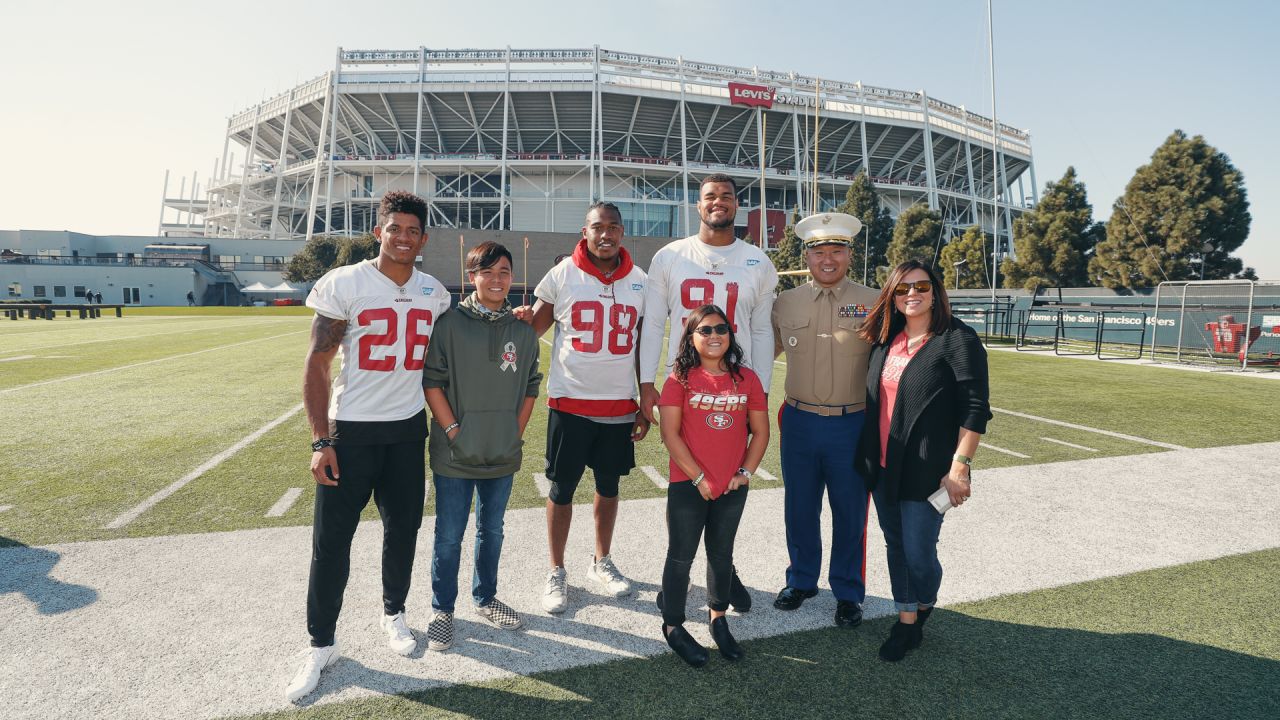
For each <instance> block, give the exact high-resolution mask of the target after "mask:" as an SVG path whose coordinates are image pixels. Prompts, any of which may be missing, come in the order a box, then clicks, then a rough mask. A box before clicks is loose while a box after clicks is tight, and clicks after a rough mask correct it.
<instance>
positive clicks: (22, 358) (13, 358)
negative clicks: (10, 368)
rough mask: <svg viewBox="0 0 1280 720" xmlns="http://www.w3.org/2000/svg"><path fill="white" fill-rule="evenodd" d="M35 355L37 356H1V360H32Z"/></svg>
mask: <svg viewBox="0 0 1280 720" xmlns="http://www.w3.org/2000/svg"><path fill="white" fill-rule="evenodd" d="M33 357H35V355H18V356H17V357H11V358H0V362H9V361H10V360H30V359H31V358H33Z"/></svg>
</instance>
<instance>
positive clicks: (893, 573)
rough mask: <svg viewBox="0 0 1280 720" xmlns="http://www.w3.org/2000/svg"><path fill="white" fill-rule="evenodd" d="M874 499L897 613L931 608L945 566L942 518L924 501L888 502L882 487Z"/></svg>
mask: <svg viewBox="0 0 1280 720" xmlns="http://www.w3.org/2000/svg"><path fill="white" fill-rule="evenodd" d="M871 495H872V497H873V498H875V501H876V515H877V516H879V518H880V529H881V530H882V531H883V532H884V544H885V549H886V551H887V554H888V556H889V585H890V587H892V588H893V605H894V607H895V608H897V610H898V612H915V611H916V610H917V609H919V607H920V606H921V605H924V606H925V607H931V606H932V605H933V604H934V603H936V602H937V601H938V587H939V586H940V585H942V563H940V562H938V533H939V531H941V530H942V515H940V514H939V513H938V511H937V510H934V509H933V506H932V505H930V504H929V503H928V502H927V501H925V500H901V501H899V502H889V501H887V500H885V498H884V492H883V490H882V489H881V488H879V487H877V488H876V489H875V491H874V492H872V493H871Z"/></svg>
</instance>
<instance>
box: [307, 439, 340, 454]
mask: <svg viewBox="0 0 1280 720" xmlns="http://www.w3.org/2000/svg"><path fill="white" fill-rule="evenodd" d="M336 444H337V443H335V442H334V441H333V438H327V437H323V438H320V439H319V440H317V441H315V442H313V443H311V451H312V452H320V451H321V450H323V449H325V448H327V447H333V446H334V445H336Z"/></svg>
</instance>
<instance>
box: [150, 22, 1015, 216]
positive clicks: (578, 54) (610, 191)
mask: <svg viewBox="0 0 1280 720" xmlns="http://www.w3.org/2000/svg"><path fill="white" fill-rule="evenodd" d="M730 83H744V84H751V85H754V86H757V87H767V88H768V89H769V93H770V95H771V99H772V103H771V107H768V108H762V107H754V106H748V105H742V104H733V103H732V102H731V98H730V88H729V84H730ZM999 138H1000V141H999V151H998V152H993V147H992V122H991V121H990V120H989V119H987V118H984V117H982V116H980V115H977V114H975V113H972V112H969V111H967V110H966V109H965V108H964V107H962V106H961V107H957V106H954V105H951V104H948V103H945V102H941V101H939V100H936V99H933V98H930V97H928V96H927V95H926V94H925V93H924V92H922V91H920V92H915V91H902V90H891V89H887V88H879V87H873V86H869V85H863V84H862V83H846V82H836V81H829V80H819V79H817V78H812V77H806V76H802V75H797V74H795V73H778V72H769V71H760V70H758V69H754V68H741V67H733V66H725V65H715V64H709V63H702V62H691V61H686V60H683V59H682V58H665V57H657V56H649V55H637V54H633V53H621V52H614V51H610V50H604V49H601V48H598V47H596V48H590V49H568V50H512V49H510V48H507V49H499V50H428V49H426V48H418V49H416V50H404V51H387V50H373V51H368V50H358V51H344V50H341V49H339V51H338V53H337V57H336V60H335V65H334V69H333V70H332V71H331V72H328V73H326V74H324V75H322V76H320V77H317V78H315V79H313V80H311V81H309V82H306V83H303V84H301V85H298V86H297V87H295V88H293V89H291V90H289V91H288V92H286V93H283V94H281V95H279V96H277V97H275V98H272V99H269V100H265V101H263V102H262V103H259V104H258V105H255V106H254V107H252V108H249V109H247V110H244V111H242V112H240V113H237V114H236V115H234V116H233V117H231V118H230V120H229V121H228V124H227V132H226V137H225V139H224V146H223V153H222V158H221V160H220V161H219V163H218V166H217V167H215V168H214V173H213V174H214V180H213V181H212V182H211V183H209V187H208V188H207V189H206V191H205V194H206V196H205V197H204V198H200V199H196V197H195V195H196V192H197V189H196V183H195V181H194V179H193V182H192V196H191V198H167V197H166V198H165V199H164V201H163V206H162V207H163V208H164V209H168V210H169V211H171V212H172V211H176V212H179V214H181V213H182V212H186V213H187V223H186V226H185V227H191V226H192V225H193V224H202V225H203V228H204V233H205V234H207V235H210V236H237V237H257V238H301V237H309V236H310V235H311V234H312V233H314V232H327V233H357V232H364V231H366V230H367V229H368V228H369V227H371V226H372V223H373V222H374V219H373V218H374V216H375V214H376V205H377V202H378V200H379V198H380V197H381V196H382V195H383V194H384V193H385V192H386V191H388V190H390V189H399V188H403V189H409V190H412V191H414V192H416V193H418V194H420V195H422V196H423V197H424V198H426V199H427V201H428V203H429V204H430V208H431V210H430V213H431V217H430V221H429V222H430V224H431V225H432V226H445V227H484V228H492V229H515V230H551V229H554V228H552V227H547V226H545V222H544V224H543V225H539V226H530V224H533V225H537V224H538V223H537V222H533V221H529V220H527V219H525V220H517V222H516V225H517V227H513V226H512V222H513V214H512V212H511V210H512V207H513V206H514V205H519V204H520V203H526V204H550V203H554V202H560V201H566V202H573V203H577V207H579V208H580V207H585V203H586V202H589V201H590V200H591V199H606V200H610V201H614V202H619V203H643V204H646V205H650V204H653V205H663V204H665V205H670V206H673V207H675V208H676V210H675V211H674V212H675V214H674V215H672V217H679V218H680V220H681V221H682V223H683V227H675V225H677V224H680V223H678V222H675V221H672V222H670V223H667V224H666V225H661V224H659V225H654V226H653V227H651V228H649V229H653V230H656V231H661V230H665V231H666V232H667V233H670V234H677V230H679V231H681V232H685V233H687V232H691V229H690V227H689V226H690V223H691V222H692V223H694V226H695V227H696V215H693V214H692V213H691V212H690V209H689V207H688V206H687V205H686V200H687V199H692V198H693V197H694V193H696V183H697V181H698V178H699V177H700V176H702V175H705V174H708V173H711V172H717V171H719V172H726V173H729V174H731V175H733V176H735V178H737V179H738V180H739V181H740V182H739V184H740V187H742V189H743V191H744V197H743V205H744V208H745V209H747V210H751V209H754V208H755V207H758V206H759V205H760V203H761V202H762V200H761V198H762V194H761V193H760V192H759V188H760V183H761V175H762V165H763V175H764V187H765V192H764V193H763V202H764V204H765V205H766V206H768V207H778V208H781V209H788V210H789V209H791V208H798V209H800V210H801V211H802V212H809V211H812V210H814V209H815V208H828V207H830V206H832V205H834V204H836V203H838V202H840V201H841V200H843V196H844V193H845V190H846V189H847V187H848V185H849V183H850V181H851V180H852V178H853V176H854V175H855V174H856V173H858V172H860V171H864V170H865V171H866V172H867V173H868V175H869V176H870V177H871V178H872V179H873V181H874V182H875V183H876V185H877V188H878V189H879V191H880V193H881V197H882V198H883V199H884V200H885V202H886V203H887V204H888V205H889V206H890V209H891V211H893V212H894V213H895V214H896V213H897V212H900V211H901V210H903V209H905V208H906V207H909V206H910V205H913V204H915V203H927V204H928V205H929V206H930V207H932V208H934V209H937V210H939V211H940V212H941V213H942V214H943V217H944V221H945V222H946V224H947V225H949V226H951V227H953V228H960V227H967V226H969V225H973V224H979V225H983V226H984V227H986V228H987V229H988V230H989V229H990V228H991V226H992V224H993V222H992V219H993V213H992V207H993V202H992V195H993V194H994V193H995V191H996V187H997V186H998V187H999V188H1000V193H999V194H1000V201H999V208H1000V210H1001V212H1002V217H1001V223H1000V224H1001V226H1002V228H1006V229H1007V228H1008V227H1010V226H1011V223H1012V219H1013V217H1014V216H1015V215H1016V214H1018V213H1020V212H1022V211H1023V210H1025V209H1026V208H1027V207H1029V204H1028V202H1027V201H1028V197H1027V195H1026V194H1025V193H1024V192H1023V178H1024V176H1029V181H1030V195H1031V197H1030V200H1031V202H1032V203H1034V201H1035V200H1036V199H1037V198H1036V182H1035V169H1034V164H1033V162H1032V155H1031V145H1030V137H1029V135H1028V134H1027V133H1026V132H1025V131H1022V130H1018V129H1016V128H1013V127H1010V126H1007V125H1001V126H1000V128H999ZM232 142H235V143H236V144H237V145H239V146H241V147H240V148H238V149H237V152H238V153H239V156H240V159H239V160H238V161H237V160H236V158H235V153H231V152H229V151H230V150H231V149H232V148H231V144H232ZM815 145H816V147H815ZM762 154H763V159H764V162H763V163H761V156H762ZM993 159H997V160H998V162H993ZM815 170H816V173H815ZM997 170H998V178H997ZM815 175H816V180H815ZM584 181H585V187H584ZM691 183H692V184H693V186H695V187H694V193H691V192H690V187H691ZM184 187H185V179H184ZM815 188H816V194H815ZM166 191H167V180H166ZM166 194H167V192H166ZM180 194H181V193H180ZM164 209H162V214H161V226H162V228H161V229H162V231H163V230H164V229H165V228H166V227H173V226H170V225H166V223H165V212H164ZM552 214H554V213H552ZM196 216H199V220H198V221H193V218H194V217H196ZM534 216H535V215H529V214H522V215H520V217H524V218H527V217H534ZM691 216H692V220H691ZM536 217H539V218H540V217H543V215H536ZM641 227H642V228H643V227H644V226H643V225H642V226H641ZM629 231H630V230H629ZM1002 234H1007V230H1005V231H1004V232H1002Z"/></svg>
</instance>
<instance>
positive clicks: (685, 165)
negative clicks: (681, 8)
mask: <svg viewBox="0 0 1280 720" xmlns="http://www.w3.org/2000/svg"><path fill="white" fill-rule="evenodd" d="M676 68H677V71H678V72H679V73H680V172H682V173H683V174H684V197H683V198H682V199H681V205H680V214H681V215H682V216H684V234H685V235H686V236H688V235H689V234H690V233H689V152H688V149H689V148H688V146H689V138H688V136H687V135H686V134H685V127H684V115H685V99H684V56H680V57H677V58H676Z"/></svg>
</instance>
